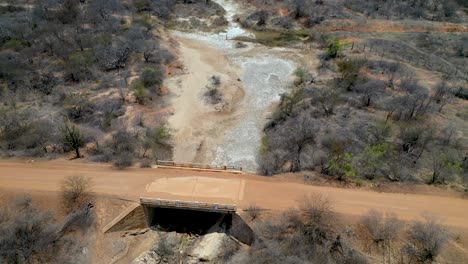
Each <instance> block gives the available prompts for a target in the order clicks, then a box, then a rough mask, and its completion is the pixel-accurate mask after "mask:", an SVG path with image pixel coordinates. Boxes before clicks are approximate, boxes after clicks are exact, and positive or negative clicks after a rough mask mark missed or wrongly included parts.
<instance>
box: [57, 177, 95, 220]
mask: <svg viewBox="0 0 468 264" xmlns="http://www.w3.org/2000/svg"><path fill="white" fill-rule="evenodd" d="M91 187H92V182H91V179H90V178H88V177H84V176H81V175H72V176H68V177H66V178H65V179H64V180H63V181H62V203H63V207H64V208H65V210H66V211H67V212H72V211H74V210H76V209H77V208H81V207H83V206H84V205H85V204H86V203H89V202H90V200H91Z"/></svg>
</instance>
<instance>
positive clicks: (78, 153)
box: [75, 148, 81, 159]
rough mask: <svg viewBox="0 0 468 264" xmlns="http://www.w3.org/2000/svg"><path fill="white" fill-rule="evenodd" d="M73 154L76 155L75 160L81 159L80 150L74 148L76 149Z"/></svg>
mask: <svg viewBox="0 0 468 264" xmlns="http://www.w3.org/2000/svg"><path fill="white" fill-rule="evenodd" d="M75 154H76V158H77V159H79V158H81V155H80V148H76V149H75Z"/></svg>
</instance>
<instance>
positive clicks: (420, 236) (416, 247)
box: [403, 214, 449, 263]
mask: <svg viewBox="0 0 468 264" xmlns="http://www.w3.org/2000/svg"><path fill="white" fill-rule="evenodd" d="M423 217H424V218H425V219H424V221H417V222H415V223H414V224H413V225H412V226H411V228H410V229H409V231H408V236H407V243H406V245H405V247H404V248H403V252H404V253H405V255H406V258H407V259H406V260H407V263H433V262H435V261H436V259H437V257H438V256H439V254H440V253H441V251H442V249H443V247H444V244H445V243H446V242H447V240H448V239H449V235H448V233H447V230H445V228H444V227H443V226H442V225H441V224H440V222H439V220H438V219H436V218H435V217H434V216H432V215H429V214H426V215H423Z"/></svg>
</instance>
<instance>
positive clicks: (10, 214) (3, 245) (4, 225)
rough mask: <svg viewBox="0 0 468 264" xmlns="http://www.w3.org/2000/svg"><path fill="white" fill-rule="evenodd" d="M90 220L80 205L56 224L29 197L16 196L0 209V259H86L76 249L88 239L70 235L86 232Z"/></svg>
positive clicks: (23, 261)
mask: <svg viewBox="0 0 468 264" xmlns="http://www.w3.org/2000/svg"><path fill="white" fill-rule="evenodd" d="M93 221H94V212H93V211H92V209H90V208H84V209H80V210H78V211H75V212H73V213H71V214H70V215H68V216H67V217H66V218H65V220H64V221H63V223H58V222H57V221H56V220H55V219H54V217H53V216H52V214H51V213H50V212H43V211H41V210H39V209H37V208H36V207H35V206H34V204H33V201H32V199H31V198H20V199H19V200H17V201H16V202H14V203H12V204H11V206H9V207H2V208H0V262H1V263H6V264H9V263H69V262H70V261H72V262H75V261H78V262H83V261H85V262H86V259H87V258H88V257H87V256H86V255H85V254H83V253H82V251H81V250H79V249H81V248H82V247H83V246H86V245H87V244H86V243H89V242H87V241H81V240H78V239H73V238H74V237H75V236H76V235H78V234H81V235H84V234H86V232H87V230H89V228H90V227H91V226H92V224H93Z"/></svg>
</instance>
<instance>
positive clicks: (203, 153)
mask: <svg viewBox="0 0 468 264" xmlns="http://www.w3.org/2000/svg"><path fill="white" fill-rule="evenodd" d="M177 41H178V43H179V44H180V47H179V53H180V57H181V59H182V60H183V62H184V73H183V74H182V75H178V76H176V77H173V78H171V79H169V80H168V81H167V83H166V85H167V86H168V87H169V88H170V90H171V91H172V93H174V95H175V98H174V99H173V110H174V115H172V116H171V117H170V118H169V124H170V126H171V128H173V129H174V130H175V131H174V135H175V136H174V144H175V146H174V160H177V161H184V162H193V161H195V162H207V161H210V160H212V159H213V157H212V154H213V153H212V152H210V151H207V150H210V149H213V148H215V146H216V145H218V144H219V143H220V142H219V141H220V137H221V136H222V135H223V133H225V132H226V131H225V130H226V129H228V128H229V127H230V126H231V125H232V122H233V121H234V116H233V114H234V113H235V110H236V108H237V106H238V102H239V100H241V99H242V97H243V89H242V88H241V84H240V83H239V81H237V80H238V79H239V69H236V68H235V67H234V66H233V65H230V63H229V62H228V61H227V60H226V58H225V57H224V55H223V54H222V53H220V52H219V51H217V50H216V49H213V48H209V47H206V45H202V44H201V43H198V42H195V41H188V40H186V39H183V38H178V39H177ZM211 76H219V77H220V79H221V87H220V90H221V91H222V93H223V97H224V99H223V101H224V102H223V103H222V104H220V105H216V106H213V105H210V104H207V103H206V102H205V101H204V98H203V94H204V93H205V92H206V91H207V85H209V83H210V80H209V79H210V77H211Z"/></svg>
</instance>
